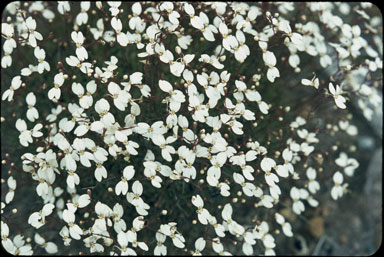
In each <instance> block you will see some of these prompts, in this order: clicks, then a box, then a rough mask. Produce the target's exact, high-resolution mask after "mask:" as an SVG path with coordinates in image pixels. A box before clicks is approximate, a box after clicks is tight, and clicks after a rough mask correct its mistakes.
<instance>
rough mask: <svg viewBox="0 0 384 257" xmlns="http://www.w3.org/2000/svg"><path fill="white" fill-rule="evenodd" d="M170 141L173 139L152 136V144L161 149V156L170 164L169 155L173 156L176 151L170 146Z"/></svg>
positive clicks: (170, 158)
mask: <svg viewBox="0 0 384 257" xmlns="http://www.w3.org/2000/svg"><path fill="white" fill-rule="evenodd" d="M171 140H174V138H173V137H167V139H165V138H164V136H163V135H154V136H153V137H152V142H153V143H154V144H155V145H157V146H159V147H160V148H161V156H162V157H163V158H164V159H165V160H166V161H169V162H171V161H172V156H171V154H175V153H176V150H175V148H174V147H173V146H170V145H169V144H170V143H171Z"/></svg>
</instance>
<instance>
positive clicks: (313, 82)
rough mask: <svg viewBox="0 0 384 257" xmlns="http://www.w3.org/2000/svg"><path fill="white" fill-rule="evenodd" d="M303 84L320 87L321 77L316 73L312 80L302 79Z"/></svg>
mask: <svg viewBox="0 0 384 257" xmlns="http://www.w3.org/2000/svg"><path fill="white" fill-rule="evenodd" d="M301 84H303V85H305V86H312V87H314V88H316V89H318V88H319V84H320V82H319V78H316V75H314V76H313V78H312V79H311V80H309V79H302V80H301Z"/></svg>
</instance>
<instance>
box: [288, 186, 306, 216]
mask: <svg viewBox="0 0 384 257" xmlns="http://www.w3.org/2000/svg"><path fill="white" fill-rule="evenodd" d="M302 193H303V192H302V191H301V190H299V189H298V188H297V187H292V188H291V191H290V195H291V198H292V200H293V204H292V209H293V212H294V213H296V214H297V215H300V214H301V212H303V211H304V210H305V206H304V203H303V202H302V201H300V198H302V197H301V196H302Z"/></svg>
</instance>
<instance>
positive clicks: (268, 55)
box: [263, 51, 280, 83]
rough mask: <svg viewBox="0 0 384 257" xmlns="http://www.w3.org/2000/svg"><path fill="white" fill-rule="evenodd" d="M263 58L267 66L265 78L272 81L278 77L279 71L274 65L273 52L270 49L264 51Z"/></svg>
mask: <svg viewBox="0 0 384 257" xmlns="http://www.w3.org/2000/svg"><path fill="white" fill-rule="evenodd" d="M263 60H264V63H265V65H266V66H268V71H267V78H268V80H269V81H270V82H272V83H273V82H274V81H275V78H277V77H280V72H279V70H278V69H277V68H276V67H275V65H276V57H275V54H274V53H272V52H270V51H266V52H264V53H263Z"/></svg>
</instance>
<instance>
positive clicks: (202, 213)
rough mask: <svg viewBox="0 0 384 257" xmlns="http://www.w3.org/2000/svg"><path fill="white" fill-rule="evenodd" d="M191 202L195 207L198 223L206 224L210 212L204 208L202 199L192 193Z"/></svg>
mask: <svg viewBox="0 0 384 257" xmlns="http://www.w3.org/2000/svg"><path fill="white" fill-rule="evenodd" d="M192 204H193V205H194V206H196V207H197V211H196V212H197V218H198V219H199V221H200V223H201V224H203V225H207V224H208V220H209V219H210V216H211V215H210V214H209V212H208V211H207V209H204V208H203V207H204V201H203V199H202V198H201V196H200V195H194V196H192Z"/></svg>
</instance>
